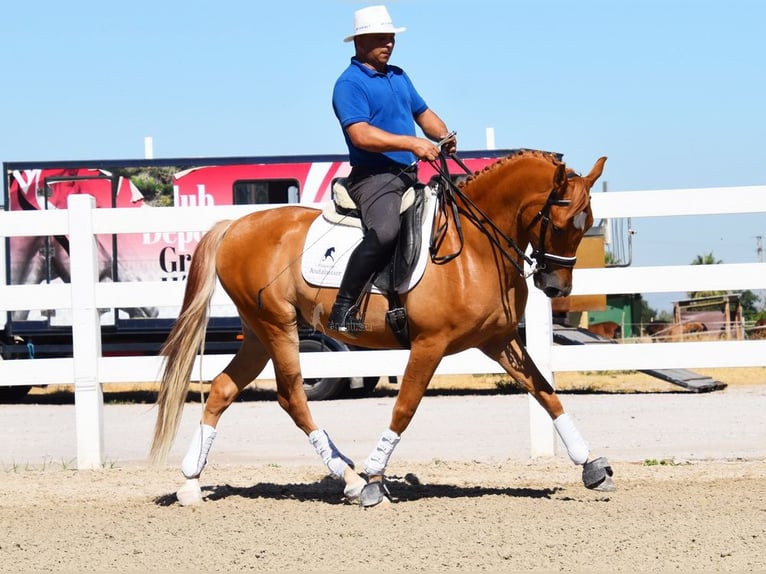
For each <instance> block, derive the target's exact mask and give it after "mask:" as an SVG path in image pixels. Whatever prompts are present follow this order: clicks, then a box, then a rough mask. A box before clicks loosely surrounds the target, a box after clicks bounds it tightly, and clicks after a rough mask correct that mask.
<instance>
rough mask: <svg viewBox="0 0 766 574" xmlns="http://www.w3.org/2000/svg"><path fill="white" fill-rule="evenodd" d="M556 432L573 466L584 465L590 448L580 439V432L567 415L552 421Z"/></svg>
mask: <svg viewBox="0 0 766 574" xmlns="http://www.w3.org/2000/svg"><path fill="white" fill-rule="evenodd" d="M553 426H554V428H555V429H556V432H557V433H559V436H560V437H561V442H563V443H564V446H565V447H566V448H567V454H568V455H569V458H570V459H571V461H572V462H573V463H575V464H585V463H586V462H587V461H588V454H589V453H590V447H589V446H588V443H587V442H585V439H584V438H582V435H581V434H580V431H578V430H577V427H576V426H575V425H574V422H573V421H572V419H571V418H570V416H569V415H568V414H567V413H564V414H563V415H561V416H560V417H558V418H557V419H556V420H555V421H553Z"/></svg>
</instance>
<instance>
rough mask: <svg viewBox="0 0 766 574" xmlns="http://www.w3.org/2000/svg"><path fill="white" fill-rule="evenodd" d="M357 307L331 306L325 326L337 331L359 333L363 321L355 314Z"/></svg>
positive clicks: (362, 329)
mask: <svg viewBox="0 0 766 574" xmlns="http://www.w3.org/2000/svg"><path fill="white" fill-rule="evenodd" d="M356 311H357V307H356V306H355V305H354V306H351V307H348V308H343V307H338V306H333V308H332V312H331V313H330V319H329V320H328V321H327V328H328V329H330V330H331V331H336V332H338V333H352V334H353V333H361V332H362V331H364V330H365V329H364V323H362V321H361V320H360V319H359V318H358V317H357V316H356Z"/></svg>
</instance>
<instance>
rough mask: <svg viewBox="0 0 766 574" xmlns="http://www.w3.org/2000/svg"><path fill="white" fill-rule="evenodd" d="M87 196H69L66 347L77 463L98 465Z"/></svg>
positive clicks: (98, 393)
mask: <svg viewBox="0 0 766 574" xmlns="http://www.w3.org/2000/svg"><path fill="white" fill-rule="evenodd" d="M95 205H96V201H95V199H94V198H93V197H91V196H90V195H71V196H69V200H68V202H67V207H68V217H69V248H70V257H69V264H70V273H71V276H72V283H71V285H72V351H73V357H74V404H75V420H76V429H77V468H79V469H95V468H100V467H101V463H102V461H103V454H104V395H103V391H102V388H101V384H100V382H99V378H98V360H99V358H100V357H101V318H100V314H99V312H98V308H97V307H96V284H97V283H98V253H97V251H96V238H95V237H94V235H93V208H94V207H95Z"/></svg>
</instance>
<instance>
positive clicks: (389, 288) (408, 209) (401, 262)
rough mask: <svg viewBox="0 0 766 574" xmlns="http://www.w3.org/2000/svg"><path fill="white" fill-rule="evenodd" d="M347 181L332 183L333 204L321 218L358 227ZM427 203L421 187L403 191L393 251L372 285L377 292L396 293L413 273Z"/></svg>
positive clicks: (341, 179) (342, 179)
mask: <svg viewBox="0 0 766 574" xmlns="http://www.w3.org/2000/svg"><path fill="white" fill-rule="evenodd" d="M346 181H347V180H346V178H340V179H338V180H337V181H336V182H335V183H334V184H333V186H332V201H331V202H329V203H328V204H327V205H326V206H325V208H324V210H323V212H322V215H323V217H324V218H325V219H326V220H328V221H330V222H332V223H335V224H338V225H348V226H352V227H359V228H361V227H362V222H361V219H360V213H359V208H358V207H357V205H356V204H355V203H354V200H353V199H351V196H350V195H349V194H348V190H347V189H346V185H345V184H346ZM426 204H427V201H426V191H425V186H424V185H422V184H417V185H415V186H414V187H410V188H409V189H408V190H407V191H405V192H404V195H403V196H402V207H401V210H400V212H399V213H400V218H401V225H400V230H399V240H398V242H397V245H396V249H395V250H394V254H393V256H392V257H391V260H390V261H389V262H388V263H387V264H386V266H385V267H384V268H383V269H382V270H381V271H380V272H378V274H377V275H376V276H375V277H374V278H373V284H374V285H375V287H377V288H378V289H380V291H382V292H384V293H385V292H389V293H390V292H395V291H396V289H397V288H398V287H400V286H401V285H402V284H403V283H404V282H405V281H406V280H407V278H408V277H409V276H410V275H411V274H412V270H413V269H414V267H415V265H416V263H417V261H418V258H419V257H420V250H421V242H422V233H423V231H422V229H423V217H425V214H426V209H425V208H426Z"/></svg>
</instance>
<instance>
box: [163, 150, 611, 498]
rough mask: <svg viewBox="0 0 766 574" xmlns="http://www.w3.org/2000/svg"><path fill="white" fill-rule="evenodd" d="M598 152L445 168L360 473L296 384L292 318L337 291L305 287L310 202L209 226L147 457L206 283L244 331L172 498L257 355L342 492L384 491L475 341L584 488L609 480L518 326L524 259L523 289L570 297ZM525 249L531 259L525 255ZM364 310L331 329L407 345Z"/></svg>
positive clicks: (201, 463) (169, 354) (197, 335)
mask: <svg viewBox="0 0 766 574" xmlns="http://www.w3.org/2000/svg"><path fill="white" fill-rule="evenodd" d="M605 162H606V158H605V157H602V158H600V159H598V160H597V161H596V163H595V165H594V166H593V168H592V169H591V171H590V173H588V174H587V175H585V176H580V175H578V174H576V173H575V172H574V171H572V170H570V169H568V168H567V166H566V165H565V164H564V163H563V162H562V161H561V158H560V156H558V155H557V154H551V153H547V152H541V151H535V150H519V151H517V152H514V153H512V154H510V155H509V156H507V157H505V158H502V159H500V160H498V161H497V162H495V163H493V164H492V165H490V166H488V167H487V168H485V169H483V170H482V171H481V172H478V173H475V174H473V175H472V176H471V177H469V178H468V179H467V180H465V181H464V182H463V183H462V184H461V185H459V186H453V185H452V184H451V183H450V180H449V178H448V174H446V173H445V174H443V177H442V187H443V189H442V191H441V194H440V196H439V201H440V206H441V207H440V209H438V210H437V213H436V216H435V220H434V223H433V229H434V230H438V233H437V234H436V237H435V238H432V239H434V240H433V241H432V243H431V258H430V260H429V261H428V263H427V265H426V268H425V272H424V273H423V276H422V278H421V279H420V281H419V283H418V284H417V285H416V286H415V287H414V288H413V289H411V290H410V291H407V292H406V293H402V294H401V303H402V305H403V306H404V308H405V309H406V319H407V326H408V332H409V342H410V345H409V348H410V355H409V360H408V363H407V366H406V369H405V372H404V375H403V377H402V378H401V384H400V389H399V392H398V395H397V398H396V401H395V404H394V407H393V412H392V414H391V419H390V422H389V425H388V426H387V428H385V429H384V430H383V432H382V434H381V435H380V438H379V439H378V441H377V443H376V444H375V446H374V447H373V449H372V451H371V452H370V455H369V456H368V458H367V459H366V461H365V462H364V464H363V466H362V468H361V469H360V471H361V472H358V471H357V467H356V466H355V465H354V463H353V462H352V461H351V460H350V459H348V458H347V457H346V456H345V455H343V454H342V452H341V451H340V449H339V448H338V447H337V446H336V445H335V444H334V443H333V441H332V439H331V438H330V435H329V434H328V432H327V431H326V430H325V429H324V428H323V427H321V426H320V425H319V424H317V422H316V421H315V420H314V417H313V415H312V413H311V410H310V408H309V405H308V401H307V399H306V394H305V392H304V390H303V379H302V375H301V370H300V360H299V359H300V357H299V351H298V326H299V325H300V324H311V321H312V318H315V320H316V321H319V322H318V323H315V324H314V325H313V327H314V328H315V329H326V328H327V318H328V315H329V310H330V308H331V307H332V303H333V301H334V299H335V294H336V292H337V290H336V289H334V288H325V287H318V286H315V285H311V284H309V283H307V281H306V280H305V279H304V278H303V275H302V273H301V257H302V250H303V248H304V239H305V236H306V234H307V231H308V229H309V227H310V226H311V224H312V222H313V221H314V219H316V218H317V217H319V216H320V212H319V211H318V210H316V209H312V208H308V207H293V206H288V207H280V208H275V209H270V210H265V211H259V212H256V213H253V214H250V215H247V216H245V217H242V218H240V219H237V220H236V221H222V222H219V223H217V224H216V225H214V226H213V227H212V228H211V229H210V230H209V231H208V232H207V233H206V234H205V235H204V237H203V238H202V240H201V241H200V243H199V244H198V246H197V249H196V251H195V253H194V257H193V259H192V265H191V269H190V272H189V277H188V280H187V284H186V291H185V295H184V301H183V306H182V309H181V313H180V315H179V317H178V320H177V322H176V324H175V326H174V328H173V330H172V332H171V334H170V336H169V337H168V340H167V342H166V344H165V347H164V349H163V354H164V355H165V365H164V371H163V376H162V382H161V386H160V392H159V395H158V398H157V406H158V411H157V420H156V425H155V432H154V438H153V442H152V446H151V457H152V459H153V460H154V461H157V462H161V461H164V460H165V459H166V457H167V454H168V452H169V450H170V447H171V446H172V442H173V440H174V438H175V436H176V434H177V430H178V425H179V422H180V417H181V412H182V409H183V406H184V401H185V398H186V395H187V391H188V388H189V384H190V377H191V371H192V367H193V364H194V358H195V355H196V353H197V352H198V350H199V348H200V345H201V343H202V341H203V340H204V336H205V326H206V321H207V313H208V303H209V301H210V298H211V297H212V293H213V290H214V288H215V285H216V279H218V280H219V281H220V283H221V285H222V286H223V288H224V289H225V291H226V292H227V293H228V295H229V296H230V297H231V299H232V301H233V302H234V303H235V305H236V306H237V309H238V311H239V313H240V316H241V318H242V322H243V325H244V327H245V334H244V340H243V342H242V346H241V348H240V350H239V351H238V352H237V354H236V355H235V356H234V358H233V359H232V361H231V362H230V363H229V365H228V366H227V367H226V368H225V369H224V370H223V372H222V373H220V374H219V375H217V376H216V377H215V378H214V380H213V382H212V386H211V390H210V393H209V396H208V398H207V401H206V403H205V405H204V412H203V415H202V419H201V421H200V424H199V426H198V427H197V428H196V430H195V435H194V437H193V439H192V441H191V444H190V446H189V449H188V451H187V453H186V455H185V457H184V459H183V462H182V465H181V470H182V472H183V475H184V476H185V477H186V482H185V483H184V484H183V486H182V487H181V488H180V489H179V490H178V492H177V496H178V500H179V502H181V504H198V503H200V502H201V500H202V494H201V489H200V485H199V477H200V474H201V473H202V471H203V469H204V467H205V464H206V462H207V458H208V454H209V452H210V449H211V446H212V444H213V441H214V439H215V436H216V426H217V424H218V422H219V420H220V417H221V415H222V414H223V413H224V411H225V410H226V409H227V408H228V407H229V406H230V405H231V404H232V403H233V402H234V400H235V399H236V398H237V396H238V395H239V393H240V392H241V391H242V389H244V388H245V387H246V386H247V385H249V384H250V383H251V382H252V381H253V380H254V379H255V378H256V377H257V376H258V375H259V373H260V372H261V371H262V370H263V368H264V367H265V366H266V364H267V362H268V361H269V360H272V362H273V366H274V373H275V377H276V382H277V396H278V402H279V404H280V406H281V407H282V408H283V409H284V410H285V411H286V412H287V413H288V415H289V416H290V417H291V418H292V420H293V422H294V423H295V425H296V426H297V427H298V428H299V429H300V430H301V431H303V432H304V433H305V434H306V436H307V437H308V439H309V442H310V444H311V445H312V447H313V448H314V449H315V450H316V452H317V454H318V455H319V456H320V457H321V459H322V461H323V462H324V463H325V465H326V466H327V468H328V469H329V471H330V473H331V474H332V475H333V476H335V477H336V478H338V479H341V480H343V481H344V483H345V487H344V494H345V495H346V496H347V497H348V498H349V499H352V500H358V501H359V502H360V503H361V504H362V505H363V506H375V505H377V504H378V503H381V502H385V501H388V500H390V498H389V494H388V490H387V487H386V483H385V474H386V467H387V465H388V462H389V460H390V457H391V456H392V455H393V452H394V450H395V448H396V446H397V444H398V443H399V441H400V439H401V437H402V435H403V433H404V431H405V430H406V429H407V427H408V425H409V424H410V422H411V420H412V418H413V417H414V415H415V412H416V411H417V408H418V405H419V404H420V402H421V399H422V398H423V396H424V394H425V391H426V388H427V387H428V384H429V382H430V380H431V378H432V377H433V375H434V372H435V370H436V368H437V367H438V365H439V362H440V361H441V359H442V357H444V356H446V355H450V354H454V353H459V352H461V351H464V350H466V349H469V348H477V349H480V350H481V351H482V352H483V353H484V354H486V355H487V356H488V357H490V358H492V359H494V360H495V361H497V362H498V363H499V364H500V365H501V366H502V367H503V369H504V370H505V371H506V372H507V373H508V374H509V375H510V376H512V377H513V378H514V379H516V380H517V381H519V382H522V383H523V384H524V385H525V388H526V389H527V390H528V392H529V393H531V395H532V396H533V397H534V398H535V399H536V400H537V401H538V402H539V404H540V405H541V406H542V407H543V408H544V409H545V410H546V412H547V413H548V414H549V416H550V417H551V419H552V420H553V425H554V428H555V429H556V431H557V433H558V435H559V436H560V438H561V439H562V442H563V444H564V445H565V447H566V449H567V453H568V455H569V457H570V459H571V460H572V461H573V462H574V463H575V464H576V465H579V466H581V467H582V479H583V482H584V484H585V486H586V487H588V488H592V489H597V490H613V489H614V482H613V479H612V469H611V466H610V465H609V463H608V461H607V460H606V459H605V458H604V457H596V456H594V454H593V453H592V452H591V449H590V447H589V445H588V443H587V442H586V441H585V439H584V438H583V437H582V435H581V434H580V432H579V430H578V429H577V428H576V426H575V424H574V421H573V420H572V418H571V417H570V416H569V414H568V413H566V412H565V411H564V407H563V405H562V403H561V401H560V399H559V397H558V395H557V394H556V391H555V390H554V389H553V387H552V386H551V385H550V383H549V382H548V381H547V380H546V379H545V377H544V376H543V375H542V374H541V373H540V371H539V370H538V369H537V367H536V366H535V364H534V362H533V360H532V358H531V357H530V356H529V354H528V353H527V351H526V349H525V347H524V344H523V342H522V339H521V337H520V334H519V329H518V326H519V321H520V319H521V318H522V315H523V313H524V309H525V305H526V300H527V283H526V277H525V271H524V264H525V263H527V264H530V265H531V267H532V271H531V272H532V273H533V274H534V285H535V287H537V288H538V289H541V290H542V291H543V292H544V293H545V294H546V295H547V296H549V297H561V296H566V295H568V294H569V293H570V291H571V287H572V268H573V266H574V264H575V259H576V257H575V254H576V251H577V247H578V245H579V243H580V241H581V239H582V237H583V235H584V234H585V232H586V231H587V230H588V229H589V228H590V227H591V225H592V224H593V214H592V211H591V205H590V189H591V188H592V186H593V184H594V183H595V182H596V180H597V179H598V178H599V177H600V176H601V173H602V171H603V167H604V163H605ZM253 246H258V248H257V249H255V248H253ZM528 246H531V248H532V250H531V255H527V254H526V253H525V251H526V249H527V247H528ZM362 310H363V320H364V323H365V325H366V331H364V332H362V333H360V334H359V335H358V336H357V337H353V338H352V337H350V336H348V335H340V334H339V335H338V336H337V338H339V339H341V340H344V341H346V342H349V343H353V344H355V345H359V346H362V347H366V348H379V349H384V348H388V349H396V348H403V347H404V346H405V345H403V344H402V343H401V342H400V341H399V340H398V339H397V337H396V336H395V334H394V333H393V331H392V330H391V329H390V328H389V326H388V325H387V322H386V318H385V316H386V311H387V310H388V299H387V297H386V295H385V294H378V293H374V292H373V293H368V294H367V296H366V298H365V300H364V302H363V304H362ZM333 336H335V334H333Z"/></svg>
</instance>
